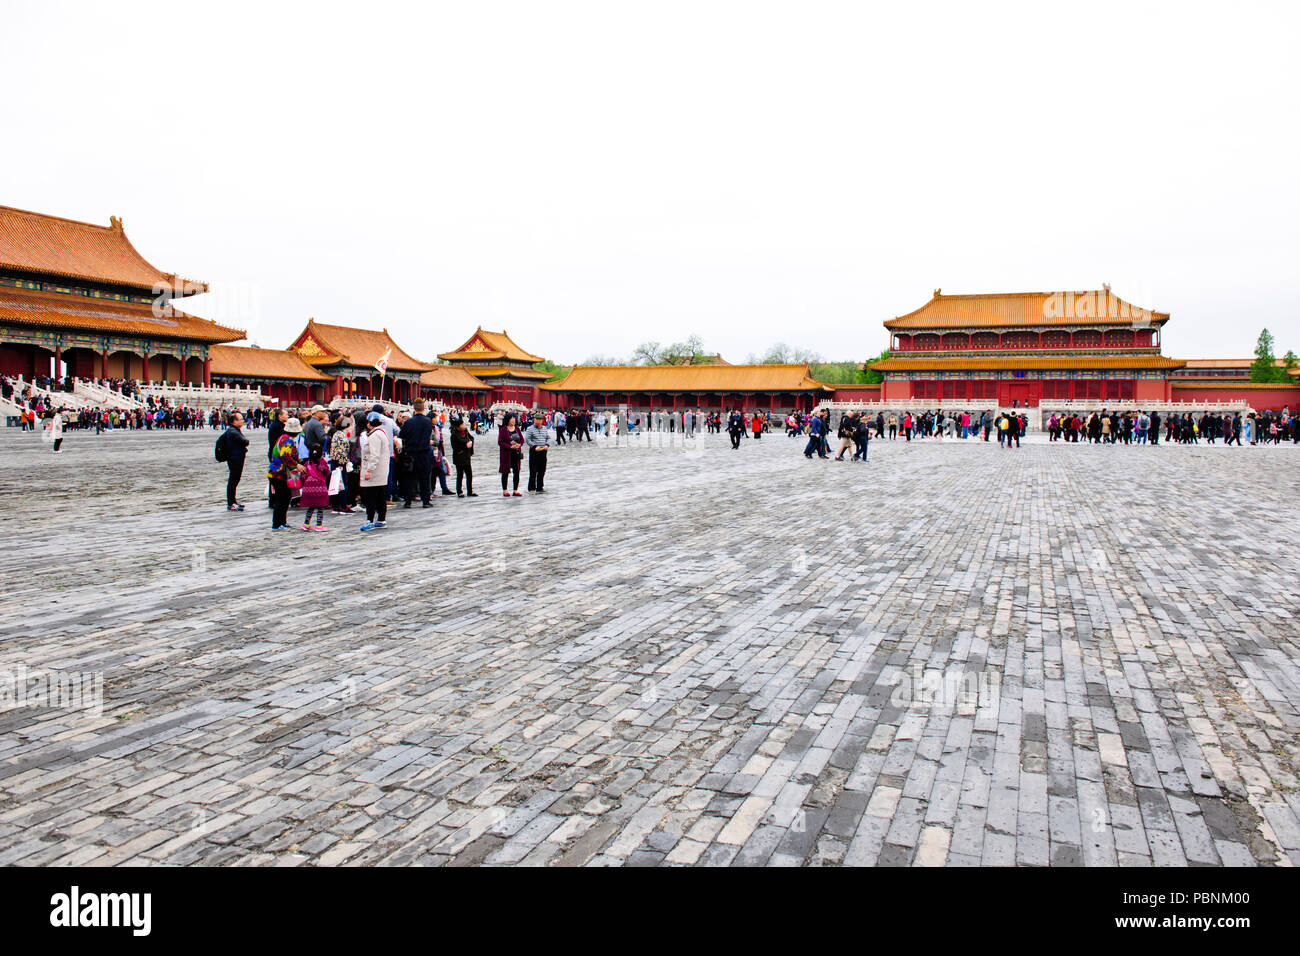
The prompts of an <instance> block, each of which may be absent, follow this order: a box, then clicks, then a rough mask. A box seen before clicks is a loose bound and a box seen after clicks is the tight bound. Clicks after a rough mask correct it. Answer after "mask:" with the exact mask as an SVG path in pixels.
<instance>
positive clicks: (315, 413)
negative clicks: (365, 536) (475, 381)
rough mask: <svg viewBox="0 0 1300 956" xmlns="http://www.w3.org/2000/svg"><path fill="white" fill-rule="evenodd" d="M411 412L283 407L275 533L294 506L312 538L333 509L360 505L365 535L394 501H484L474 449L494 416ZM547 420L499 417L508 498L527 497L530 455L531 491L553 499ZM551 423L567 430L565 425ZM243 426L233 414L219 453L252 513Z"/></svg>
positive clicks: (278, 418) (419, 408)
mask: <svg viewBox="0 0 1300 956" xmlns="http://www.w3.org/2000/svg"><path fill="white" fill-rule="evenodd" d="M411 409H412V410H411V411H410V412H409V413H408V412H406V411H404V410H401V411H398V412H397V413H396V415H395V416H390V415H389V414H388V413H387V411H386V410H385V408H384V406H383V405H382V404H380V403H376V404H374V405H372V406H370V407H365V406H358V407H354V408H347V409H327V408H324V407H323V406H321V405H316V406H314V407H312V408H311V409H310V410H309V411H307V412H304V413H302V416H301V417H298V416H291V415H290V414H289V410H288V409H284V408H280V409H276V410H274V411H273V412H272V413H271V420H270V425H269V428H268V430H267V469H266V478H267V483H268V493H267V502H268V507H269V508H270V510H271V530H272V531H285V530H289V528H290V525H289V522H288V514H289V510H290V508H298V509H299V510H301V512H302V524H301V529H302V530H303V531H328V530H329V527H328V526H327V525H326V524H325V520H324V519H325V512H326V510H328V511H329V512H330V513H331V514H332V515H336V516H342V515H352V514H356V513H358V512H357V505H358V504H360V505H361V507H363V508H364V509H365V514H366V521H365V523H364V524H362V525H361V530H362V531H375V530H379V529H382V528H386V527H387V526H388V506H389V505H390V504H397V503H399V502H401V503H402V507H403V508H411V507H412V506H413V505H414V502H415V500H416V499H417V498H418V499H419V501H420V502H421V505H422V507H425V508H429V507H432V506H433V501H432V500H433V497H434V495H435V493H436V490H437V488H438V487H441V495H442V496H451V495H452V494H455V496H456V497H458V498H477V497H478V494H477V493H476V492H475V491H474V470H473V455H474V443H475V439H476V437H477V436H478V435H480V434H482V432H483V431H485V430H486V429H487V427H488V426H487V421H488V419H487V418H486V417H485V416H482V415H475V416H473V418H472V419H471V416H470V415H469V414H465V413H462V412H452V414H451V417H450V420H449V421H447V420H446V419H445V414H446V413H445V412H443V413H432V414H426V406H425V404H424V401H423V400H421V399H416V401H415V402H414V404H413V405H412V406H411ZM548 420H549V416H548V414H547V413H545V412H542V411H537V412H534V413H533V414H532V415H531V416H529V421H528V424H527V425H526V426H525V427H521V424H520V421H521V420H520V417H519V416H518V415H516V414H514V413H512V412H503V413H502V414H500V416H499V422H500V424H499V426H498V427H497V436H496V438H497V448H498V469H497V470H498V473H499V475H500V478H501V494H502V497H504V498H519V497H522V496H523V492H521V491H520V490H519V479H520V473H521V470H522V466H523V462H524V458H525V455H526V457H527V461H528V484H527V491H528V493H529V494H538V495H541V494H546V493H547V490H546V487H545V480H546V464H547V452H548V450H549V448H550V445H551V428H550V427H548ZM550 424H551V425H554V426H560V427H559V428H558V430H559V431H563V427H562V425H561V422H559V421H552V422H550ZM244 425H245V419H244V416H243V415H242V414H241V413H239V412H234V413H232V414H230V415H229V417H228V418H227V420H226V427H225V430H224V431H223V432H222V434H221V435H220V437H219V438H218V439H217V442H216V445H215V447H214V456H215V458H216V460H217V461H219V462H224V463H225V464H226V466H227V470H228V471H227V481H226V509H227V510H228V511H243V510H244V505H242V504H241V503H240V502H239V501H238V497H237V492H238V488H239V484H240V480H241V478H242V476H243V471H244V465H245V462H246V459H247V454H248V445H249V440H248V437H247V436H246V435H245V434H244V430H243V429H244ZM471 426H473V427H471ZM448 445H450V448H451V455H450V462H449V461H448V456H447V446H448ZM451 468H455V471H456V490H455V492H452V491H451V489H450V488H449V486H448V482H447V479H448V477H449V475H450V472H451Z"/></svg>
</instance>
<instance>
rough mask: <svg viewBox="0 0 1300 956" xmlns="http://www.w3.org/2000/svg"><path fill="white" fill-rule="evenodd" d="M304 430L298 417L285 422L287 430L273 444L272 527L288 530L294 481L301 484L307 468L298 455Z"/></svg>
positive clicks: (268, 474)
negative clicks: (300, 437) (300, 438)
mask: <svg viewBox="0 0 1300 956" xmlns="http://www.w3.org/2000/svg"><path fill="white" fill-rule="evenodd" d="M301 433H302V424H301V423H300V422H299V421H298V419H296V418H291V419H289V420H288V421H287V422H285V423H284V431H282V432H281V433H280V436H279V437H278V438H277V439H276V440H275V443H274V444H273V445H272V446H271V452H270V458H271V462H270V467H268V468H267V470H266V477H267V479H268V480H269V481H270V482H271V530H272V531H288V530H289V498H290V495H291V494H292V493H293V490H294V489H291V483H292V484H293V485H298V484H299V482H300V481H301V475H302V473H303V472H304V471H306V466H305V465H303V463H302V461H301V459H300V458H299V457H298V435H299V434H301Z"/></svg>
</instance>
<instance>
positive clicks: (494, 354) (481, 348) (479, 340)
mask: <svg viewBox="0 0 1300 956" xmlns="http://www.w3.org/2000/svg"><path fill="white" fill-rule="evenodd" d="M438 358H440V359H448V360H451V359H488V360H492V361H499V360H500V359H509V360H510V361H512V362H543V361H545V359H543V358H542V357H541V356H540V355H533V354H532V353H531V352H525V351H524V350H523V349H521V348H520V347H519V346H518V345H516V344H515V342H514V339H512V338H510V336H508V335H506V333H505V330H504V329H503V330H502V331H500V332H488V331H485V330H484V329H483V327H482V326H479V327H478V329H477V330H476V331H475V332H474V334H473V335H471V336H470V337H469V339H468V341H466V342H465V344H464V345H462V346H461V347H460V348H458V349H456V350H455V351H453V352H443V353H442V354H441V355H439V356H438Z"/></svg>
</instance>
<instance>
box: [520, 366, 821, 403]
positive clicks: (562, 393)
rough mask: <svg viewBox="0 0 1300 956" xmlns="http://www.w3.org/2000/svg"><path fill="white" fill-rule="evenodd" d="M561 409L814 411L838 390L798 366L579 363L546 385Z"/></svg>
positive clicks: (542, 390) (545, 389) (545, 391)
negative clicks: (623, 407)
mask: <svg viewBox="0 0 1300 956" xmlns="http://www.w3.org/2000/svg"><path fill="white" fill-rule="evenodd" d="M540 391H541V392H543V394H546V395H549V396H551V397H552V398H551V401H550V402H549V403H548V404H552V405H553V406H555V407H559V408H600V407H615V406H618V405H627V406H628V407H629V408H630V409H632V410H638V411H651V410H655V409H661V408H667V409H672V410H685V409H688V408H690V409H701V410H704V411H722V410H724V409H728V408H739V409H741V410H742V411H764V412H767V411H772V412H781V413H788V412H791V411H795V410H801V411H808V410H811V409H812V408H813V407H814V406H815V405H816V404H817V403H818V402H821V401H823V400H826V399H828V398H830V397H831V395H832V393H833V392H834V389H833V388H831V386H829V385H824V384H822V383H821V382H819V381H817V380H816V379H814V378H813V377H812V372H811V370H810V369H809V368H808V366H807V365H806V364H803V365H799V364H795V365H579V366H577V367H575V368H574V369H573V370H572V371H570V372H569V374H568V375H566V376H565V377H564V378H562V379H560V380H559V381H556V382H548V383H546V384H545V385H543V386H541V389H540Z"/></svg>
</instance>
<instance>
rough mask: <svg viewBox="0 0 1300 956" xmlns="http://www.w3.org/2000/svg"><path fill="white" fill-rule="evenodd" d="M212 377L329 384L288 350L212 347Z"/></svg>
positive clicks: (322, 375)
mask: <svg viewBox="0 0 1300 956" xmlns="http://www.w3.org/2000/svg"><path fill="white" fill-rule="evenodd" d="M208 357H209V358H211V359H212V374H213V375H231V376H236V375H238V376H246V377H248V378H291V379H299V380H302V381H311V382H332V381H333V379H332V378H331V377H330V376H328V375H326V374H325V373H323V372H318V371H316V370H315V369H314V368H312V367H311V366H310V365H308V364H307V363H306V362H304V361H303V360H302V358H301V357H300V356H299V355H298V353H297V352H292V351H290V350H288V349H259V348H257V347H255V346H246V345H214V346H212V347H211V348H210V349H208Z"/></svg>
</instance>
